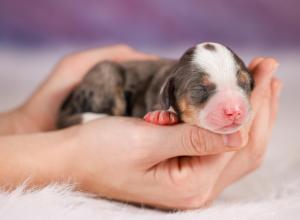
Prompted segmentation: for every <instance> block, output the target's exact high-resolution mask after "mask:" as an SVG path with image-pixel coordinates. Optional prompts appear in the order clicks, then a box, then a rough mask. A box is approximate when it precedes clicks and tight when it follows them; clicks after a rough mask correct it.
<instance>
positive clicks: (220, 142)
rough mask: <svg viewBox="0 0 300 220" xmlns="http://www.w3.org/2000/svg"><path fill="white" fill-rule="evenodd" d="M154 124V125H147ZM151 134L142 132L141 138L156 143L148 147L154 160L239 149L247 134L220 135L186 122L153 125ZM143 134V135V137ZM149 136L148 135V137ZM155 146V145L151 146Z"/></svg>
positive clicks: (243, 143) (244, 142)
mask: <svg viewBox="0 0 300 220" xmlns="http://www.w3.org/2000/svg"><path fill="white" fill-rule="evenodd" d="M149 126H155V125H149ZM151 133H152V134H156V135H155V138H154V137H153V135H150V136H149V135H145V134H143V135H142V136H143V140H144V141H145V142H147V141H148V140H147V139H148V138H149V141H150V138H151V141H152V142H151V143H153V139H155V140H156V141H157V143H156V144H154V145H152V148H149V149H148V150H149V151H150V153H149V154H151V155H152V157H153V158H154V160H155V162H158V161H162V160H165V159H168V158H172V157H177V156H203V155H213V154H219V153H223V152H228V151H236V150H239V149H240V148H241V147H243V146H244V145H245V144H246V141H247V137H245V136H247V135H246V134H242V133H241V132H240V131H238V132H235V133H233V134H230V135H221V134H216V133H213V132H210V131H208V130H205V129H202V128H199V127H196V126H191V125H188V124H180V125H174V126H172V127H171V126H170V127H161V126H155V127H153V132H151ZM144 136H145V137H144ZM148 136H149V137H148ZM153 146H156V147H153Z"/></svg>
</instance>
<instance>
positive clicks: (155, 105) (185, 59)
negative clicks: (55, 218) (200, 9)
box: [57, 42, 254, 133]
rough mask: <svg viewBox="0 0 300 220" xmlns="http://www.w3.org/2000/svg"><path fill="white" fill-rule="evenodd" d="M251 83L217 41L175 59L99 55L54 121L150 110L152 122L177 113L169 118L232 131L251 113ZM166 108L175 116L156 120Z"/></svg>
mask: <svg viewBox="0 0 300 220" xmlns="http://www.w3.org/2000/svg"><path fill="white" fill-rule="evenodd" d="M253 88H254V80H253V78H252V75H251V73H250V72H249V70H248V69H247V67H246V66H245V64H244V62H243V61H242V60H241V59H240V58H239V57H238V56H237V55H236V54H235V53H234V52H233V51H232V50H231V49H229V48H228V47H226V46H223V45H221V44H218V43H212V42H205V43H201V44H198V45H196V46H194V47H192V48H190V49H188V50H187V51H186V52H185V53H184V54H183V56H182V57H181V58H180V59H179V60H168V59H160V60H155V61H152V60H151V61H150V60H149V61H131V62H124V63H116V62H112V61H102V62H100V63H98V64H97V65H95V66H94V67H93V68H92V69H91V70H90V71H89V72H88V73H87V74H86V76H85V78H84V79H83V80H82V82H81V83H80V84H79V85H78V86H77V87H76V88H75V90H74V91H73V92H72V93H71V94H70V95H69V97H68V98H67V99H66V100H65V102H64V103H63V105H62V107H61V111H60V113H59V118H58V122H57V126H58V128H64V127H68V126H72V125H76V124H80V123H85V122H87V121H91V120H94V119H96V118H100V117H103V116H105V115H115V116H132V117H140V118H142V117H143V116H145V115H146V114H147V113H148V114H147V117H145V120H146V121H149V122H152V123H156V124H173V123H171V122H170V123H168V121H170V120H171V119H174V115H175V117H176V120H175V121H174V120H173V121H172V122H177V121H182V122H186V123H189V124H193V125H197V126H199V127H202V128H205V129H208V130H210V131H213V132H216V133H232V132H234V131H236V130H238V129H240V127H241V126H242V125H244V124H245V123H246V122H247V120H248V119H249V115H250V113H251V106H250V103H249V97H250V94H251V91H252V90H253ZM166 112H169V113H172V117H173V118H171V119H170V118H168V117H167V119H166V120H160V119H161V118H163V117H166V114H162V113H166ZM163 115H164V116H163ZM167 116H168V115H167ZM155 117H156V119H155ZM169 117H170V115H169Z"/></svg>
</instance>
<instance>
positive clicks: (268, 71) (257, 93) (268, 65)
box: [251, 58, 278, 115]
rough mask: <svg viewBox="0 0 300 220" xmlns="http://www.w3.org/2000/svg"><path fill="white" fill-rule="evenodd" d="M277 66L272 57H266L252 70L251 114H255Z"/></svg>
mask: <svg viewBox="0 0 300 220" xmlns="http://www.w3.org/2000/svg"><path fill="white" fill-rule="evenodd" d="M277 67H278V63H277V61H276V60H274V59H273V58H266V59H264V60H262V61H261V62H260V63H259V64H258V65H257V66H256V68H255V69H254V70H253V77H254V80H255V83H256V86H255V88H254V90H253V92H252V94H251V106H252V109H253V115H256V113H257V111H258V109H259V107H260V106H261V104H262V102H263V100H264V97H265V96H266V92H267V91H268V89H269V86H270V83H271V80H272V77H273V74H274V72H275V71H276V70H277Z"/></svg>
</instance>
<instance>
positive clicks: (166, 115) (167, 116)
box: [144, 110, 178, 125]
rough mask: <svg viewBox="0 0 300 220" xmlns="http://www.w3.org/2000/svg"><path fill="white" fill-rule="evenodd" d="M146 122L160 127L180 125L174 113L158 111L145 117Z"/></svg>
mask: <svg viewBox="0 0 300 220" xmlns="http://www.w3.org/2000/svg"><path fill="white" fill-rule="evenodd" d="M144 120H145V121H146V122H149V123H153V124H158V125H173V124H177V123H178V116H177V114H176V113H174V112H172V111H166V110H158V111H153V112H148V113H147V114H146V115H145V116H144Z"/></svg>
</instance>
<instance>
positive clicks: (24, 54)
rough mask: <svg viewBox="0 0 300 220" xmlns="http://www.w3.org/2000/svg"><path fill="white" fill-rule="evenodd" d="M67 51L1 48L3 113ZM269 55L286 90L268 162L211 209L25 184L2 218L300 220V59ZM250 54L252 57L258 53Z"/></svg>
mask: <svg viewBox="0 0 300 220" xmlns="http://www.w3.org/2000/svg"><path fill="white" fill-rule="evenodd" d="M64 51H65V50H62V51H59V52H57V51H55V53H54V52H53V51H50V52H49V51H33V52H32V51H31V52H29V51H19V50H12V49H7V48H1V50H0V60H1V61H0V62H1V65H0V110H4V109H7V108H9V107H11V106H14V105H16V104H18V103H19V102H20V101H21V100H23V99H24V98H25V97H26V96H28V95H29V94H30V92H31V90H32V89H33V88H34V86H36V84H37V83H38V82H39V81H40V80H41V79H42V78H44V77H45V75H46V74H47V71H49V70H50V68H51V66H52V65H53V64H54V63H55V61H56V60H57V59H58V58H59V56H60V55H61V54H62V53H63V52H64ZM268 53H269V54H267V55H273V56H274V55H275V56H276V55H277V56H276V57H278V58H279V60H280V61H281V68H280V71H279V72H280V74H279V77H280V78H282V79H283V81H284V83H285V86H284V91H283V94H282V104H281V111H280V116H279V119H278V123H277V126H276V128H275V131H274V135H273V139H272V141H271V143H270V146H269V150H268V154H267V157H266V160H265V163H264V164H263V166H262V167H261V168H260V169H259V170H258V171H256V172H255V173H253V174H251V175H249V176H248V177H246V178H244V179H243V180H242V181H240V182H238V183H237V184H235V185H233V186H231V187H230V188H229V189H227V190H226V191H225V192H224V193H223V194H222V195H221V196H220V198H219V199H218V200H217V201H216V202H215V203H214V204H213V206H211V207H210V208H207V209H202V210H194V211H187V212H176V213H166V212H160V211H157V210H149V209H146V208H138V207H133V206H131V205H127V204H123V203H117V202H111V201H106V200H102V199H96V198H92V197H89V196H88V195H84V194H81V193H78V192H74V191H72V187H71V186H58V185H49V186H47V187H45V188H43V189H37V190H32V191H27V192H24V190H23V189H24V188H23V186H20V187H19V188H17V189H16V190H15V191H13V192H10V193H7V192H3V191H2V192H1V191H0V219H1V220H5V219H65V220H68V219H139V220H140V219H180V220H182V219H210V220H214V219H238V220H241V219H251V220H252V219H264V220H267V219H272V220H274V219H299V218H300V175H299V173H300V169H299V168H300V149H299V148H300V141H299V139H298V137H299V135H298V136H297V134H298V132H299V131H300V129H299V123H300V120H299V116H298V114H299V113H300V101H299V98H298V97H297V94H299V90H298V89H299V86H298V82H299V79H300V76H299V73H298V71H299V69H300V65H299V61H298V60H299V58H300V56H299V55H298V54H295V53H291V52H272V51H269V52H268ZM57 54H59V55H57ZM175 54H179V53H175ZM245 54H246V56H247V57H250V56H251V54H254V53H249V52H247V53H245ZM256 54H261V53H256ZM16 63H17V65H16ZM14 86H15V87H14ZM7 94H10V95H9V96H8V95H7Z"/></svg>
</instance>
